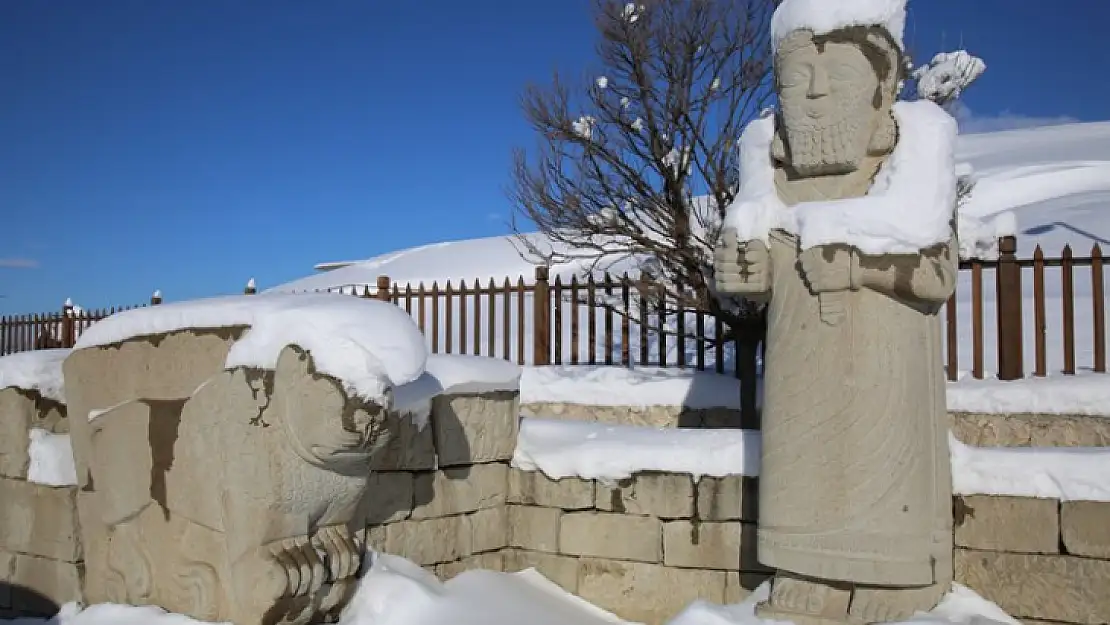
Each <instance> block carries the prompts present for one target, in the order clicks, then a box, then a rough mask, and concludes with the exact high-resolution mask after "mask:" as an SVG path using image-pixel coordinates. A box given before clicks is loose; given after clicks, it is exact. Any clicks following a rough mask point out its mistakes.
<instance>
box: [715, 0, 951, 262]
mask: <svg viewBox="0 0 1110 625" xmlns="http://www.w3.org/2000/svg"><path fill="white" fill-rule="evenodd" d="M782 6H786V4H785V3H784V4H783V5H782ZM893 113H894V117H895V119H896V120H897V122H898V129H899V136H900V139H899V141H898V145H897V146H896V147H895V149H894V152H893V153H892V154H891V155H890V158H888V159H887V161H886V162H885V163H884V164H883V167H882V169H880V171H879V173H878V175H877V176H876V178H875V182H874V184H873V185H872V187H871V189H870V190H869V191H868V194H867V195H865V196H863V197H860V198H849V199H842V200H830V201H819V202H804V203H801V204H798V205H796V206H791V207H787V206H786V205H785V204H784V203H783V201H782V199H781V198H780V197H779V192H778V189H777V188H776V187H775V183H774V163H773V162H772V157H771V141H772V139H773V135H774V124H775V118H774V117H771V116H768V117H764V118H762V119H760V120H758V121H755V122H753V123H752V124H750V125H749V126H748V128H747V129H746V130H745V132H744V135H743V137H742V138H741V146H740V155H741V156H740V158H741V163H740V171H741V187H740V193H739V194H738V196H737V198H736V200H735V201H734V202H733V204H732V206H730V207H729V209H728V215H727V217H726V218H725V226H726V227H732V228H735V229H736V231H737V238H738V239H739V240H740V241H752V240H759V241H763V242H764V243H767V242H768V240H769V234H770V231H771V230H772V229H775V228H782V229H784V230H787V231H788V232H793V233H795V234H797V235H798V237H799V240H800V244H801V247H802V249H809V248H811V247H816V246H820V245H828V244H833V243H846V244H848V245H852V246H854V247H856V248H858V249H859V250H860V251H861V252H863V253H864V254H872V255H879V254H913V253H917V252H919V251H920V250H922V249H925V248H928V247H931V246H933V245H936V244H938V243H947V242H948V241H949V240H950V239H951V226H950V223H951V220H952V214H953V207H954V206H955V205H956V162H955V145H956V132H957V128H956V120H955V119H953V118H952V116H951V115H949V114H948V113H946V112H944V110H943V109H941V108H940V107H939V106H937V105H936V104H934V103H932V102H929V101H928V100H919V101H916V102H898V103H896V104H895V105H894V108H893Z"/></svg>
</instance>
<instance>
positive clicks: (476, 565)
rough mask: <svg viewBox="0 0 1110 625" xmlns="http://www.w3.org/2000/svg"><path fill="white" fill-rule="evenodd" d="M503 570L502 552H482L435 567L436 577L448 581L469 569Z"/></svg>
mask: <svg viewBox="0 0 1110 625" xmlns="http://www.w3.org/2000/svg"><path fill="white" fill-rule="evenodd" d="M479 570H480V571H503V570H505V557H504V555H503V554H502V553H501V552H497V553H480V554H478V555H473V556H469V557H466V558H463V559H462V560H459V561H458V562H445V563H443V564H437V565H436V567H435V574H436V577H438V578H440V579H441V580H443V581H447V580H449V579H451V578H453V577H457V576H459V575H461V574H463V573H465V572H467V571H479Z"/></svg>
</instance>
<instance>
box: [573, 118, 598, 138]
mask: <svg viewBox="0 0 1110 625" xmlns="http://www.w3.org/2000/svg"><path fill="white" fill-rule="evenodd" d="M596 127H597V119H595V118H594V117H592V116H590V115H583V116H582V117H579V118H578V119H577V120H576V121H574V122H571V128H573V129H574V132H575V134H577V135H578V136H580V137H582V138H583V139H585V140H586V141H589V140H590V139H593V137H594V128H596Z"/></svg>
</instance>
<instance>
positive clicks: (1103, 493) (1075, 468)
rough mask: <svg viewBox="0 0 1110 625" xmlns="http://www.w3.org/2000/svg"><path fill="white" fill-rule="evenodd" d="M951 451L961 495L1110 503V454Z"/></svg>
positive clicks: (955, 445) (1087, 450)
mask: <svg viewBox="0 0 1110 625" xmlns="http://www.w3.org/2000/svg"><path fill="white" fill-rule="evenodd" d="M948 446H949V449H951V452H952V491H953V492H954V493H955V494H957V495H999V496H1002V495H1005V496H1011V497H1037V498H1042V499H1059V500H1060V501H1108V502H1110V448H1107V447H971V446H969V445H965V444H963V443H961V442H960V441H958V440H956V438H955V437H954V436H952V435H951V434H949V440H948Z"/></svg>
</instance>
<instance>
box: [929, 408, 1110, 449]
mask: <svg viewBox="0 0 1110 625" xmlns="http://www.w3.org/2000/svg"><path fill="white" fill-rule="evenodd" d="M949 423H950V425H951V427H952V433H953V434H954V435H955V436H956V438H957V439H958V440H959V441H960V442H962V443H964V444H965V445H974V446H976V447H1110V420H1108V419H1106V418H1104V417H1088V416H1080V415H1047V414H975V413H966V412H956V413H949Z"/></svg>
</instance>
